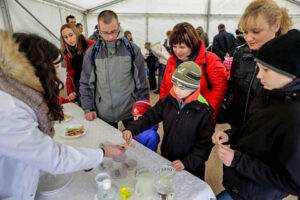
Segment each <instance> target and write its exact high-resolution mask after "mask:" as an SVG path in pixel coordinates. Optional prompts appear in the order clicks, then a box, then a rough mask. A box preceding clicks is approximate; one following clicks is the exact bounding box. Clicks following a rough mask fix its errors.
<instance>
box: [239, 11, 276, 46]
mask: <svg viewBox="0 0 300 200" xmlns="http://www.w3.org/2000/svg"><path fill="white" fill-rule="evenodd" d="M279 28H280V22H277V23H276V24H275V25H269V23H268V22H267V21H266V19H265V17H264V16H263V15H261V14H260V15H258V17H257V18H256V20H255V21H253V23H252V25H250V26H249V27H247V28H246V29H245V30H244V38H245V40H246V42H247V44H248V45H249V48H250V49H251V50H258V49H259V48H260V47H261V46H262V45H263V44H265V43H266V42H268V41H269V40H271V39H273V38H274V37H275V35H276V33H277V32H278V30H279Z"/></svg>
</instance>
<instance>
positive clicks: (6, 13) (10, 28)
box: [0, 0, 13, 32]
mask: <svg viewBox="0 0 300 200" xmlns="http://www.w3.org/2000/svg"><path fill="white" fill-rule="evenodd" d="M0 6H1V9H2V16H3V20H4V24H5V28H6V29H7V30H8V31H10V32H13V26H12V23H11V18H10V14H9V8H8V5H7V0H0Z"/></svg>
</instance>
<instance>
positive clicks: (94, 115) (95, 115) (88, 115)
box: [85, 111, 97, 121]
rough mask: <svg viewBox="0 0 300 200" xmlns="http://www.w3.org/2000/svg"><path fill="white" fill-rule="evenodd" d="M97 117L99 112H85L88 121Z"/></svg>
mask: <svg viewBox="0 0 300 200" xmlns="http://www.w3.org/2000/svg"><path fill="white" fill-rule="evenodd" d="M96 118H97V114H96V112H95V111H93V112H89V113H86V114H85V119H87V120H88V121H93V120H94V119H96Z"/></svg>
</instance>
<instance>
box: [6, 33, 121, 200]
mask: <svg viewBox="0 0 300 200" xmlns="http://www.w3.org/2000/svg"><path fill="white" fill-rule="evenodd" d="M60 60H61V55H60V51H59V49H58V48H56V47H55V45H53V44H52V43H50V42H48V41H47V40H45V39H43V38H41V37H39V36H37V35H33V34H25V33H15V34H11V33H7V32H0V119H1V120H0V127H1V129H0V154H1V156H0V177H1V179H0V199H6V198H8V199H34V196H35V193H36V189H37V185H38V180H39V174H40V170H43V171H46V172H49V173H52V174H63V173H69V172H74V171H77V170H82V169H89V168H94V167H96V166H97V165H99V163H100V162H101V161H102V160H103V156H104V155H105V156H107V157H115V156H120V155H121V154H122V153H123V152H124V149H123V148H121V147H120V146H108V147H105V148H104V149H102V150H101V149H88V148H80V147H79V148H74V147H70V146H66V145H61V144H60V145H58V144H56V143H55V142H54V141H53V140H52V137H53V135H54V120H59V121H60V120H62V119H63V110H62V107H61V105H60V104H59V100H58V95H59V90H60V89H61V88H62V87H63V84H62V82H61V81H60V80H59V79H58V77H57V75H56V70H55V65H57V64H58V63H59V61H60Z"/></svg>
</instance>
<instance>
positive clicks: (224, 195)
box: [217, 190, 234, 200]
mask: <svg viewBox="0 0 300 200" xmlns="http://www.w3.org/2000/svg"><path fill="white" fill-rule="evenodd" d="M217 200H234V199H233V198H232V197H231V196H230V194H229V193H228V192H227V190H223V191H222V192H221V193H220V194H218V195H217Z"/></svg>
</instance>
